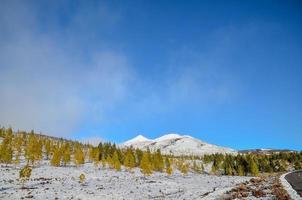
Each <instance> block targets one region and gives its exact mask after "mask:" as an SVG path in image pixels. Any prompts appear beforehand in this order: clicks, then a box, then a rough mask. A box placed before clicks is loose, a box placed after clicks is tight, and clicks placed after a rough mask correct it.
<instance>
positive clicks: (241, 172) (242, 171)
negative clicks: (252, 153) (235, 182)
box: [237, 164, 244, 176]
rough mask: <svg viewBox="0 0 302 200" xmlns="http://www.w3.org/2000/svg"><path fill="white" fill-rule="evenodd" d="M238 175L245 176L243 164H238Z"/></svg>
mask: <svg viewBox="0 0 302 200" xmlns="http://www.w3.org/2000/svg"><path fill="white" fill-rule="evenodd" d="M237 175H238V176H244V167H243V166H242V165H241V164H239V165H238V169H237Z"/></svg>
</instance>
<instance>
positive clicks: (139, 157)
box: [135, 149, 143, 166]
mask: <svg viewBox="0 0 302 200" xmlns="http://www.w3.org/2000/svg"><path fill="white" fill-rule="evenodd" d="M135 155H136V160H137V164H136V166H140V165H141V160H142V158H143V151H142V150H140V149H136V150H135Z"/></svg>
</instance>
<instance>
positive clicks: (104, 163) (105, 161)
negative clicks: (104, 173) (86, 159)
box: [101, 156, 107, 168]
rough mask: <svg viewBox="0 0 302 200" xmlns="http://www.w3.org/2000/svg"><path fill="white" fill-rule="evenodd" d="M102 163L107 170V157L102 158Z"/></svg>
mask: <svg viewBox="0 0 302 200" xmlns="http://www.w3.org/2000/svg"><path fill="white" fill-rule="evenodd" d="M101 162H102V167H103V168H106V164H107V160H106V159H105V156H102V160H101Z"/></svg>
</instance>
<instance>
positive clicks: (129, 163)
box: [124, 148, 135, 170]
mask: <svg viewBox="0 0 302 200" xmlns="http://www.w3.org/2000/svg"><path fill="white" fill-rule="evenodd" d="M124 165H125V167H127V169H129V170H131V169H132V168H134V167H135V157H134V155H133V152H132V150H131V149H130V148H128V149H127V151H126V155H125V158H124Z"/></svg>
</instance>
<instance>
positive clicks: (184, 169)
mask: <svg viewBox="0 0 302 200" xmlns="http://www.w3.org/2000/svg"><path fill="white" fill-rule="evenodd" d="M179 170H180V172H181V173H182V174H184V175H185V174H187V173H188V171H189V166H188V164H187V163H185V162H182V161H181V164H180V169H179Z"/></svg>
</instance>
